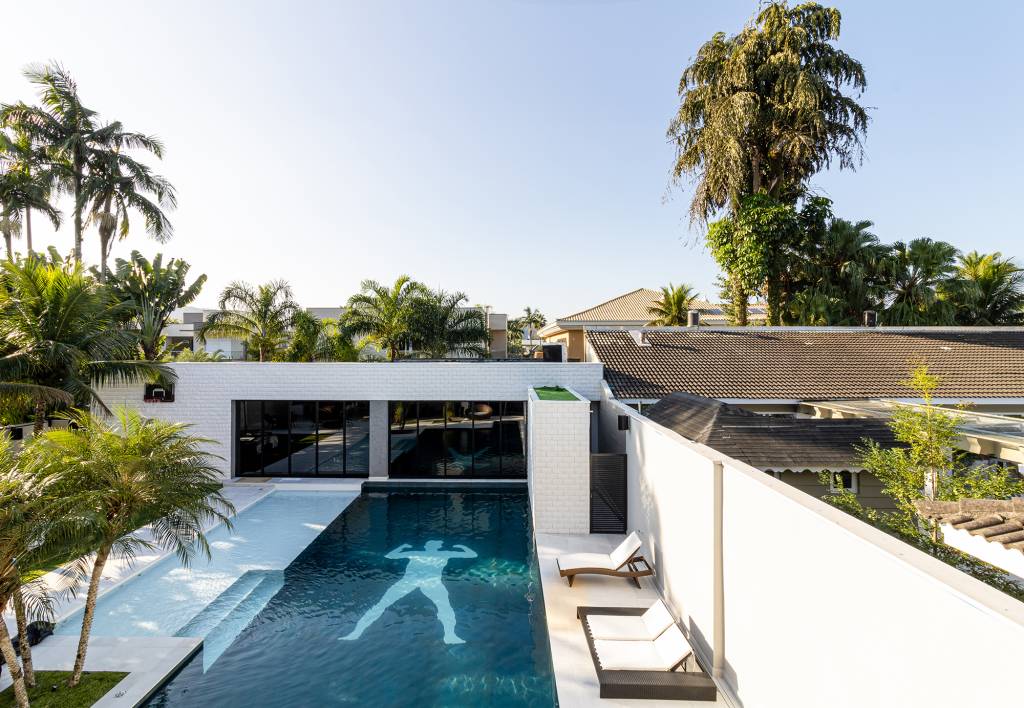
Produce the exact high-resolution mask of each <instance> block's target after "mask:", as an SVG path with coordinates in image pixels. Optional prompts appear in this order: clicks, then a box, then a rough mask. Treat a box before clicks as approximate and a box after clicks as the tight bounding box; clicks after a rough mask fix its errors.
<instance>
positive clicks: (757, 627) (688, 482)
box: [601, 399, 1024, 708]
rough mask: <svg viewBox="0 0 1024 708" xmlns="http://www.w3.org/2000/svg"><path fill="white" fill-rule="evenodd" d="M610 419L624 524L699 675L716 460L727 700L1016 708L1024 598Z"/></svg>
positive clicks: (652, 430)
mask: <svg viewBox="0 0 1024 708" xmlns="http://www.w3.org/2000/svg"><path fill="white" fill-rule="evenodd" d="M619 414H624V415H629V416H630V417H631V421H630V431H629V433H628V435H626V436H625V440H624V443H625V444H624V447H625V450H626V452H627V454H628V459H629V462H628V476H629V480H628V484H629V487H628V494H629V525H630V527H632V528H635V529H637V530H638V531H639V532H640V534H641V536H642V537H643V539H644V542H645V544H646V546H647V549H646V550H647V552H648V553H649V554H650V555H649V556H648V557H649V558H651V559H652V561H653V563H654V565H655V568H656V571H657V582H658V583H659V585H660V586H661V588H662V590H663V592H664V595H665V597H666V598H667V599H668V601H669V602H670V603H671V605H672V606H673V607H674V609H675V610H676V613H677V615H678V616H679V617H681V619H682V621H683V623H684V625H685V626H686V628H687V630H688V632H689V635H690V638H691V642H692V643H693V644H694V646H695V647H696V648H697V649H698V652H699V653H700V654H701V655H702V656H703V658H704V659H705V661H707V662H708V665H709V666H710V664H711V659H712V657H711V647H712V646H713V645H714V641H713V640H714V636H713V633H714V629H713V627H714V598H713V591H712V590H713V577H714V574H713V568H714V566H713V523H712V522H713V508H712V500H713V493H712V483H713V464H712V460H714V459H720V460H722V461H723V462H724V467H725V469H724V490H723V495H724V496H723V498H724V501H723V506H724V521H723V555H724V588H725V592H724V597H725V601H724V618H725V622H724V632H723V635H724V636H723V639H724V652H723V658H724V671H723V676H722V678H723V680H724V682H725V684H726V687H727V691H728V693H730V694H731V695H732V697H733V699H734V702H735V703H736V704H737V705H741V706H749V707H756V708H803V707H806V708H820V707H821V706H829V707H830V708H863V707H864V706H872V707H887V706H893V707H897V706H899V707H904V706H929V708H945V707H949V708H958V707H961V706H983V705H1015V704H1017V703H1019V700H1020V689H1019V686H1018V682H1017V681H1016V680H1015V679H1014V677H1015V676H1016V675H1017V671H1018V670H1019V667H1020V666H1021V665H1022V662H1024V604H1022V603H1020V602H1018V601H1017V600H1014V599H1013V598H1010V597H1009V596H1007V595H1005V594H1003V593H1001V592H999V591H997V590H995V589H994V588H991V587H989V586H987V585H985V584H983V583H981V582H980V581H977V580H975V579H974V578H971V577H969V576H967V575H965V574H963V573H961V572H960V571H957V570H955V569H953V568H951V567H949V566H947V565H945V564H943V563H941V562H939V561H937V560H935V559H933V558H931V557H929V556H927V555H925V554H923V553H921V552H919V551H917V550H915V549H913V548H911V547H910V546H908V545H906V544H904V543H901V542H900V541H897V540H896V539H894V538H892V537H890V536H888V535H886V534H884V533H882V532H881V531H878V530H877V529H875V528H873V527H871V526H868V525H867V524H864V523H862V522H860V521H857V520H856V519H854V518H852V517H850V516H849V515H847V514H845V513H843V512H841V511H839V510H837V509H834V508H832V507H830V506H828V505H827V504H825V503H824V502H821V501H820V500H818V499H815V498H813V497H811V496H810V495H807V494H804V493H803V492H801V491H799V490H797V489H794V488H792V487H789V486H788V485H786V484H785V483H783V482H780V481H778V480H776V479H775V478H774V477H772V476H771V475H767V474H764V473H763V472H760V471H758V470H756V469H754V468H752V467H749V466H748V465H745V464H743V463H740V462H738V461H735V460H731V459H729V458H725V457H723V456H721V455H719V454H718V453H717V452H716V451H714V450H712V449H710V448H707V447H704V446H701V445H697V444H695V443H692V442H689V441H687V440H685V439H684V438H682V437H680V436H679V435H677V434H676V433H674V432H672V431H670V430H668V429H666V428H664V427H662V426H660V425H658V424H656V423H653V422H652V421H650V420H648V419H646V418H643V417H641V416H640V415H639V414H637V413H636V412H635V411H632V410H631V409H629V408H627V407H626V406H623V405H622V404H620V403H618V402H616V401H613V400H610V399H605V400H604V401H603V402H602V404H601V415H602V417H607V416H616V415H619ZM606 424H607V421H605V422H603V423H602V427H603V428H604V427H606ZM951 661H952V662H953V664H950V662H951ZM947 669H948V670H947Z"/></svg>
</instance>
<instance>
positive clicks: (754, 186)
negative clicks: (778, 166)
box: [750, 150, 761, 194]
mask: <svg viewBox="0 0 1024 708" xmlns="http://www.w3.org/2000/svg"><path fill="white" fill-rule="evenodd" d="M750 173H751V174H750V191H751V194H757V193H758V192H760V191H761V153H759V152H758V151H757V150H754V151H753V152H752V153H751V155H750Z"/></svg>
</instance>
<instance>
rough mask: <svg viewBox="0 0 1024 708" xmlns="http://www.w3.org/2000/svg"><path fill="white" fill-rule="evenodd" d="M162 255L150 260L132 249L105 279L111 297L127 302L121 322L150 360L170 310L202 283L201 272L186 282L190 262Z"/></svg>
mask: <svg viewBox="0 0 1024 708" xmlns="http://www.w3.org/2000/svg"><path fill="white" fill-rule="evenodd" d="M163 258H164V257H163V254H161V253H158V254H156V257H154V258H153V261H152V262H150V261H149V260H148V259H147V258H146V257H145V256H143V255H142V254H141V253H139V252H138V251H132V253H131V256H130V257H129V258H128V259H127V260H126V259H123V258H118V259H117V261H116V262H115V267H114V272H113V273H112V274H111V277H110V280H109V281H108V282H107V288H108V289H109V290H110V292H111V293H112V294H113V295H114V297H115V298H116V299H118V300H119V301H121V302H123V303H125V304H126V305H128V307H127V308H125V310H124V314H125V317H126V319H125V325H126V326H127V327H128V328H129V329H131V330H132V331H134V332H136V333H137V334H138V337H139V348H140V349H141V351H142V358H143V359H148V360H150V361H156V360H158V359H160V358H161V356H162V354H163V350H164V337H163V330H164V328H165V327H166V326H167V323H168V322H170V320H171V314H172V313H173V312H174V310H176V309H178V308H181V307H185V306H186V305H189V304H191V303H192V302H193V301H195V299H196V298H197V297H199V293H200V291H201V290H202V289H203V285H204V284H205V283H206V275H205V274H204V275H200V276H199V277H198V278H196V279H195V280H193V281H192V282H189V278H188V272H189V268H190V266H189V264H188V263H186V262H185V261H183V260H180V259H176V258H172V259H170V260H169V261H167V264H166V265H165V264H164V260H163ZM94 272H95V269H94ZM99 273H102V270H100V271H99Z"/></svg>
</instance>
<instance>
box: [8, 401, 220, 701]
mask: <svg viewBox="0 0 1024 708" xmlns="http://www.w3.org/2000/svg"><path fill="white" fill-rule="evenodd" d="M71 420H72V422H74V423H75V426H74V427H75V428H76V429H72V428H68V429H62V430H51V431H47V432H46V433H45V434H43V435H42V436H40V437H39V440H38V441H34V443H33V444H32V445H31V446H29V448H28V449H27V451H26V454H25V456H26V458H27V459H26V460H25V462H24V474H25V475H26V476H27V477H29V478H30V479H36V480H39V481H40V483H46V484H47V485H49V486H50V487H52V488H55V489H59V490H63V491H65V492H66V493H67V495H68V496H69V497H71V498H73V499H74V506H73V510H72V511H71V515H72V516H74V517H75V519H76V521H77V523H78V524H79V527H80V530H81V535H82V537H83V538H88V539H90V540H91V541H92V543H93V546H94V548H95V556H94V557H93V559H92V564H91V565H92V567H91V569H89V572H88V575H89V589H88V592H87V594H86V601H85V611H84V613H83V616H82V632H81V635H80V637H79V642H78V651H77V653H76V656H75V665H74V669H73V670H72V674H71V678H70V680H69V682H68V684H69V686H72V687H73V686H75V685H77V684H78V682H79V680H81V677H82V671H83V669H84V667H85V658H86V649H87V647H88V643H89V634H90V632H91V630H92V621H93V617H94V615H95V612H96V598H97V593H98V591H99V583H100V579H101V578H102V576H103V569H104V567H105V565H106V563H107V561H108V560H110V559H111V558H121V559H123V560H125V561H127V562H128V563H131V562H132V560H133V559H134V558H135V556H136V554H137V553H138V552H139V551H140V550H148V549H151V548H154V547H156V546H159V547H163V548H167V549H171V550H173V551H174V552H175V554H176V555H177V557H178V559H179V560H180V561H181V563H182V564H184V565H187V564H188V563H189V562H190V561H191V560H192V558H193V557H194V556H195V554H196V552H197V551H198V552H200V553H201V554H203V555H204V556H206V557H207V558H208V557H209V555H210V549H209V546H208V544H207V542H206V537H205V535H204V532H203V529H204V528H205V526H206V525H207V524H209V523H211V522H217V521H223V522H225V523H227V524H229V525H230V520H229V518H228V517H229V515H230V514H232V513H233V512H234V508H233V507H232V505H231V503H230V502H229V501H228V500H227V499H225V498H224V496H223V495H222V494H221V491H220V489H221V484H220V481H219V480H220V477H219V472H218V471H217V469H216V468H215V467H214V466H213V465H212V464H211V459H212V456H211V455H210V453H208V452H206V451H204V449H203V447H204V446H205V445H207V444H209V443H210V442H211V441H209V440H205V439H203V438H199V437H196V436H193V435H189V434H187V432H186V426H185V425H184V424H181V423H168V422H165V421H161V420H157V419H147V418H143V417H142V416H141V415H140V414H139V413H138V412H137V411H127V410H118V411H116V412H115V421H114V424H113V425H112V424H111V423H108V422H107V421H105V420H104V419H102V418H99V417H96V416H92V415H89V414H88V413H84V412H80V411H79V412H75V413H73V414H72V416H71ZM147 525H148V526H149V530H150V532H151V535H152V538H153V539H154V540H153V541H148V540H145V539H144V538H142V537H141V536H139V535H138V534H137V533H136V531H137V530H138V529H141V528H142V527H144V526H147ZM84 569H85V566H83V570H84Z"/></svg>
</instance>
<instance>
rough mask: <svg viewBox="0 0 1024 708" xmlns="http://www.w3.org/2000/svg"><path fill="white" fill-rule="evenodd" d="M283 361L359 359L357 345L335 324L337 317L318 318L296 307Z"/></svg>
mask: <svg viewBox="0 0 1024 708" xmlns="http://www.w3.org/2000/svg"><path fill="white" fill-rule="evenodd" d="M284 358H285V361H359V347H357V346H356V345H355V344H353V343H352V337H351V336H349V335H348V334H346V333H345V332H343V331H342V330H341V329H340V328H339V327H338V322H337V320H333V319H331V318H325V319H320V318H319V317H316V316H315V315H312V314H310V313H309V312H306V311H305V310H299V311H298V312H296V313H295V317H294V318H293V320H292V332H291V338H290V340H289V342H288V350H287V351H286V352H285V354H284Z"/></svg>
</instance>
